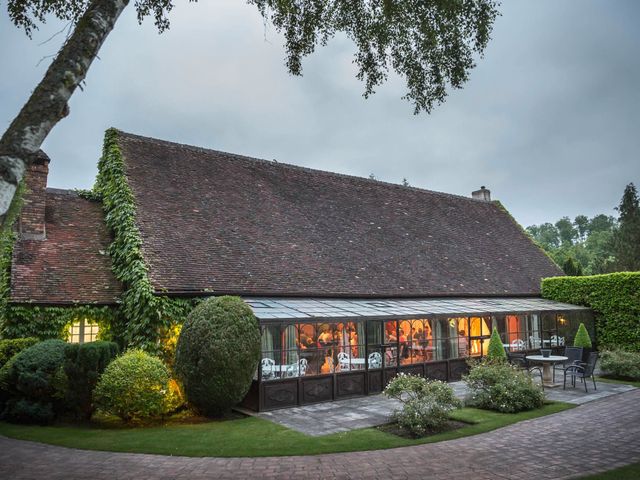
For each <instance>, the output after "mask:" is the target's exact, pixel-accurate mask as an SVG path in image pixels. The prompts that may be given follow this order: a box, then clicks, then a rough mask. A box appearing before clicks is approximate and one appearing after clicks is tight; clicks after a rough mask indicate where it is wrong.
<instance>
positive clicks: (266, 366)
mask: <svg viewBox="0 0 640 480" xmlns="http://www.w3.org/2000/svg"><path fill="white" fill-rule="evenodd" d="M260 363H261V364H262V379H263V380H266V379H269V378H273V376H274V373H275V372H274V370H275V366H276V362H275V361H274V360H273V359H271V358H263V359H262V361H261V362H260Z"/></svg>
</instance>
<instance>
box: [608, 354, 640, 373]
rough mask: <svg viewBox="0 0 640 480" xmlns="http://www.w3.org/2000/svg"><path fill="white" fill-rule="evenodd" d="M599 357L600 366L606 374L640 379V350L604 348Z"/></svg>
mask: <svg viewBox="0 0 640 480" xmlns="http://www.w3.org/2000/svg"><path fill="white" fill-rule="evenodd" d="M600 359H601V360H600V368H601V369H602V371H603V372H605V373H606V374H608V375H611V376H614V377H623V378H633V379H634V380H640V352H627V351H624V350H605V351H603V352H602V356H601V357H600Z"/></svg>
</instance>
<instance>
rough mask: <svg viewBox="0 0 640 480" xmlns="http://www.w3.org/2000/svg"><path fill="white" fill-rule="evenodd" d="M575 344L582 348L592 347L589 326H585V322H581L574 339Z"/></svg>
mask: <svg viewBox="0 0 640 480" xmlns="http://www.w3.org/2000/svg"><path fill="white" fill-rule="evenodd" d="M573 346H574V347H582V348H591V347H592V345H591V337H590V336H589V332H587V327H585V326H584V323H581V324H580V326H579V327H578V331H577V332H576V338H574V339H573Z"/></svg>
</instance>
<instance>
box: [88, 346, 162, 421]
mask: <svg viewBox="0 0 640 480" xmlns="http://www.w3.org/2000/svg"><path fill="white" fill-rule="evenodd" d="M170 379H171V376H170V375H169V370H168V369H167V367H166V366H165V365H164V364H163V363H162V362H161V361H160V360H159V359H158V358H156V357H152V356H151V355H149V354H148V353H145V352H143V351H142V350H129V351H128V352H126V353H124V354H123V355H121V356H119V357H118V358H116V359H115V360H114V361H113V362H111V363H110V364H109V365H108V366H107V368H106V369H105V371H104V373H103V374H102V376H101V377H100V379H99V380H98V384H97V385H96V388H95V390H94V395H93V397H94V401H95V403H96V406H97V407H98V408H100V409H101V410H103V411H104V412H106V413H110V414H112V415H117V416H118V417H120V418H121V419H122V420H124V421H125V422H138V421H144V420H149V419H154V418H158V417H161V416H162V415H164V414H165V413H167V411H168V409H169V407H168V404H169V403H170V402H171V398H170V397H171V392H170V389H169V381H170Z"/></svg>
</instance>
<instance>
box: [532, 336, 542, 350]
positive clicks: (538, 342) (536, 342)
mask: <svg viewBox="0 0 640 480" xmlns="http://www.w3.org/2000/svg"><path fill="white" fill-rule="evenodd" d="M529 343H530V344H531V348H540V346H541V345H542V340H540V337H534V336H530V337H529Z"/></svg>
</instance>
